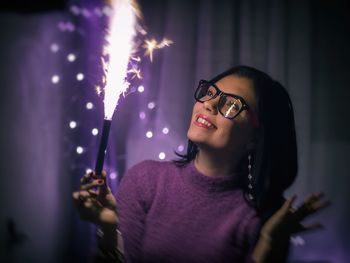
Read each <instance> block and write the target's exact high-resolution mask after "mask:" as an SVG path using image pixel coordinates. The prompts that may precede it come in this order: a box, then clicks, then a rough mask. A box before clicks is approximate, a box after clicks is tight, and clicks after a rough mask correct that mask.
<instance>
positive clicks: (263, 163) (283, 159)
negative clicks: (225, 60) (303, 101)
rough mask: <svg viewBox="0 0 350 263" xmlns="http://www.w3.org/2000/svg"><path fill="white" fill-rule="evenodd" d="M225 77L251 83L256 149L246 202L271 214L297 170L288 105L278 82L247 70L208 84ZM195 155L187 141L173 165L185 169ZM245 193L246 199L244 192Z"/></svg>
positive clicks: (195, 149)
mask: <svg viewBox="0 0 350 263" xmlns="http://www.w3.org/2000/svg"><path fill="white" fill-rule="evenodd" d="M228 75H235V76H239V77H244V78H248V79H250V80H252V81H253V85H254V89H255V93H256V100H257V114H258V120H259V128H258V135H257V145H256V149H255V151H254V153H252V157H253V158H252V175H253V189H254V199H253V200H249V199H247V200H248V201H249V202H250V204H252V205H253V206H255V207H256V208H257V209H258V211H259V210H260V211H264V213H266V212H267V213H269V212H271V213H272V212H273V211H275V210H276V209H277V208H278V207H279V206H280V205H281V203H282V202H283V192H284V191H285V190H286V189H287V188H288V187H289V186H290V185H291V184H292V183H293V181H294V180H295V178H296V175H297V170H298V159H297V142H296V134H295V122H294V112H293V106H292V102H291V100H290V97H289V95H288V93H287V91H286V90H285V88H284V87H283V86H282V85H281V84H280V83H279V82H277V81H275V80H273V79H272V78H271V77H270V76H268V75H267V74H266V73H264V72H262V71H260V70H257V69H255V68H252V67H248V66H237V67H233V68H231V69H229V70H227V71H225V72H223V73H221V74H219V75H218V76H216V77H214V78H213V79H212V80H211V82H213V83H215V82H217V81H218V80H220V79H222V78H224V77H226V76H228ZM197 152H198V147H197V146H196V145H195V144H194V143H193V142H192V141H190V140H189V141H188V145H187V153H186V154H183V155H181V154H178V153H177V155H178V156H179V157H180V159H179V160H176V161H175V162H176V163H177V164H178V165H185V164H187V163H189V162H191V161H192V160H193V159H195V156H196V154H197ZM246 180H248V179H246ZM245 185H248V182H246V184H245ZM245 192H246V195H247V193H248V189H246V190H245Z"/></svg>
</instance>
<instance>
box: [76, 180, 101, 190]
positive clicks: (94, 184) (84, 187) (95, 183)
mask: <svg viewBox="0 0 350 263" xmlns="http://www.w3.org/2000/svg"><path fill="white" fill-rule="evenodd" d="M103 184H104V180H102V179H97V180H93V181H92V182H91V183H88V184H83V185H80V190H89V189H91V188H94V187H99V186H102V185H103Z"/></svg>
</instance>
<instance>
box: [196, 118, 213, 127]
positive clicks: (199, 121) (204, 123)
mask: <svg viewBox="0 0 350 263" xmlns="http://www.w3.org/2000/svg"><path fill="white" fill-rule="evenodd" d="M196 123H197V124H199V125H200V126H203V127H206V128H215V126H214V125H213V124H212V123H210V122H209V121H207V120H206V119H204V118H202V117H201V116H198V117H197V119H196Z"/></svg>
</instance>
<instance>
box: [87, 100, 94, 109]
mask: <svg viewBox="0 0 350 263" xmlns="http://www.w3.org/2000/svg"><path fill="white" fill-rule="evenodd" d="M93 107H94V104H93V103H92V102H90V101H89V102H88V103H86V109H88V110H91V109H92V108H93Z"/></svg>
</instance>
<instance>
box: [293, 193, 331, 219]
mask: <svg viewBox="0 0 350 263" xmlns="http://www.w3.org/2000/svg"><path fill="white" fill-rule="evenodd" d="M323 197H324V193H322V192H318V193H313V194H311V195H309V196H308V197H306V198H305V200H304V202H303V203H302V204H301V205H300V206H299V208H298V209H297V210H296V211H295V213H294V216H295V218H296V219H297V220H298V221H300V220H302V219H303V218H305V217H307V216H309V215H311V214H313V213H315V212H317V211H319V210H321V209H323V208H325V207H328V206H329V205H330V201H328V200H327V201H323V202H321V201H320V199H322V198H323Z"/></svg>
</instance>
